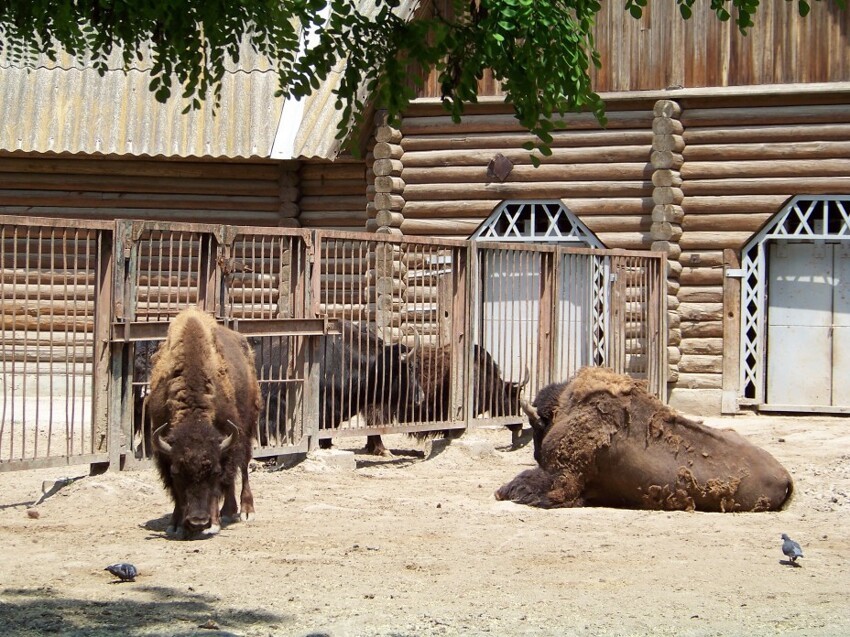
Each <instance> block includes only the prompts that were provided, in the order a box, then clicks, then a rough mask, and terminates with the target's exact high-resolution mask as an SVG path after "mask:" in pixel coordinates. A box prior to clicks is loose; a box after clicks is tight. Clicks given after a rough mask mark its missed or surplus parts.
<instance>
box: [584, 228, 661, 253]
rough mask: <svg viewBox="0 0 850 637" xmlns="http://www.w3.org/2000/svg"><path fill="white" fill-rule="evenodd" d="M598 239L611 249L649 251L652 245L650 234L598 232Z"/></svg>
mask: <svg viewBox="0 0 850 637" xmlns="http://www.w3.org/2000/svg"><path fill="white" fill-rule="evenodd" d="M596 238H597V239H599V240H600V241H601V242H602V245H604V246H606V247H608V248H611V249H614V248H622V249H623V250H648V249H649V246H650V244H651V243H652V237H650V235H649V233H648V232H597V233H596Z"/></svg>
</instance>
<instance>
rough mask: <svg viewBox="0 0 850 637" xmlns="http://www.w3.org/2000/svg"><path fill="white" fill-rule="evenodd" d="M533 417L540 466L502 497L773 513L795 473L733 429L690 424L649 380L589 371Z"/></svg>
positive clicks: (552, 503)
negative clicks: (654, 390) (650, 388)
mask: <svg viewBox="0 0 850 637" xmlns="http://www.w3.org/2000/svg"><path fill="white" fill-rule="evenodd" d="M541 394H544V397H547V398H546V400H543V401H541V400H535V405H533V406H532V408H531V409H529V411H530V412H531V413H530V414H529V417H530V419H532V420H535V419H536V422H533V423H532V426H533V427H535V431H539V432H541V435H540V436H539V440H538V439H537V438H536V439H535V443H536V444H535V457H536V458H538V462H539V465H540V466H539V467H538V468H535V469H531V470H528V471H524V472H523V473H521V474H519V475H518V476H517V477H516V478H514V479H513V480H512V481H511V482H509V483H508V484H506V485H504V486H503V487H501V488H500V489H499V490H498V491H496V499H498V500H512V501H514V502H519V503H522V504H529V505H532V506H539V507H543V508H551V507H578V506H585V505H588V506H614V507H625V508H634V509H661V510H684V511H693V510H696V511H773V510H777V509H780V508H781V507H782V506H783V505H784V504H785V502H786V501H787V500H788V498H789V497H790V496H791V492H792V482H791V476H790V475H789V474H788V472H787V471H786V470H785V469H784V468H783V467H782V465H780V464H779V463H778V462H777V461H776V460H775V459H774V458H773V456H771V455H770V454H769V453H767V452H766V451H764V450H762V449H760V448H758V447H756V446H754V445H753V444H751V443H750V442H748V441H747V440H745V439H744V438H742V437H741V436H739V435H738V434H737V433H735V432H734V431H732V430H731V429H714V428H712V427H707V426H704V425H702V424H700V423H697V422H694V421H693V420H689V419H688V418H685V417H684V416H681V415H680V414H678V413H676V412H675V411H673V410H672V409H670V408H668V407H666V406H665V405H663V404H662V403H661V402H660V401H659V400H658V399H657V398H655V397H654V396H652V395H651V394H649V393H648V392H647V389H646V385H645V383H642V382H640V381H636V380H634V379H632V378H630V377H628V376H623V375H620V374H616V373H614V372H612V371H611V370H609V369H605V368H590V367H585V368H583V369H581V370H579V372H578V374H576V376H575V377H574V378H573V379H572V380H571V381H570V382H569V383H568V384H566V385H562V386H561V388H560V391H553V390H548V391H547V390H544V391H542V392H541Z"/></svg>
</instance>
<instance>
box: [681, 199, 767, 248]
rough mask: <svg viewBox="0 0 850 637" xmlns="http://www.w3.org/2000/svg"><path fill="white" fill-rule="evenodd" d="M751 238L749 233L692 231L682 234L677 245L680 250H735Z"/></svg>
mask: <svg viewBox="0 0 850 637" xmlns="http://www.w3.org/2000/svg"><path fill="white" fill-rule="evenodd" d="M686 210H687V208H686ZM686 219H687V217H686ZM751 236H752V233H751V232H706V231H693V232H685V233H683V234H682V238H681V239H680V241H679V244H680V245H681V246H682V250H722V249H723V248H732V249H733V250H737V249H739V248H741V247H742V246H743V245H744V243H746V242H747V241H748V240H749V239H750V237H751Z"/></svg>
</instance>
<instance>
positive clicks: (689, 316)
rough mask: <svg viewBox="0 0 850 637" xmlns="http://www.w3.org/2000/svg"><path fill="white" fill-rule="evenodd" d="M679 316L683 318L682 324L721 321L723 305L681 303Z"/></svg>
mask: <svg viewBox="0 0 850 637" xmlns="http://www.w3.org/2000/svg"><path fill="white" fill-rule="evenodd" d="M680 281H681V279H680ZM679 316H681V317H682V323H685V322H686V321H701V322H705V321H721V320H722V319H723V303H680V304H679Z"/></svg>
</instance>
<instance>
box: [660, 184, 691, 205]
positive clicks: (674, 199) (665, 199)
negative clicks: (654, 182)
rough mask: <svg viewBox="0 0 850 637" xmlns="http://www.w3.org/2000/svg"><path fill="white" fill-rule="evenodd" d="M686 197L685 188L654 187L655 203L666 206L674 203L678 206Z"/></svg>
mask: <svg viewBox="0 0 850 637" xmlns="http://www.w3.org/2000/svg"><path fill="white" fill-rule="evenodd" d="M683 187H684V186H683ZM683 199H684V192H683V188H666V187H665V188H653V189H652V201H654V202H655V205H658V206H665V205H674V206H677V205H679V204H681V203H682V200H683Z"/></svg>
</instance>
